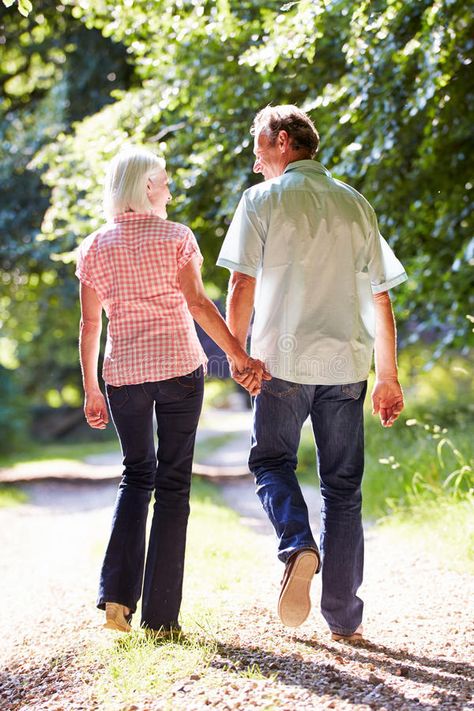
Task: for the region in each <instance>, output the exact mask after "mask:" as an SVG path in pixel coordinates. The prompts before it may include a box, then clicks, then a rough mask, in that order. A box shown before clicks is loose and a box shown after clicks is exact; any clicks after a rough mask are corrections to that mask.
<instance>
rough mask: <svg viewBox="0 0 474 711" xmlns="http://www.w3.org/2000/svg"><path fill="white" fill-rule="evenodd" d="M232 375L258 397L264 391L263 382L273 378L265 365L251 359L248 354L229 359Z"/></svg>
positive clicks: (251, 393)
mask: <svg viewBox="0 0 474 711" xmlns="http://www.w3.org/2000/svg"><path fill="white" fill-rule="evenodd" d="M229 367H230V374H231V376H232V378H233V379H234V380H235V382H236V383H239V385H242V387H244V388H245V389H246V390H248V392H249V393H250V395H253V396H256V395H258V394H259V392H260V390H261V389H262V380H271V379H272V376H271V375H270V373H269V372H268V371H267V369H266V368H265V363H263V362H262V361H261V360H256V359H255V358H250V357H249V356H248V355H247V354H246V353H244V356H243V357H241V358H236V359H235V360H231V359H230V358H229Z"/></svg>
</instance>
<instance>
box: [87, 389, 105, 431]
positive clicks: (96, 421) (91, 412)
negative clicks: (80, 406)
mask: <svg viewBox="0 0 474 711" xmlns="http://www.w3.org/2000/svg"><path fill="white" fill-rule="evenodd" d="M84 414H85V416H86V420H87V424H88V425H89V426H90V427H93V428H94V429H96V430H105V428H106V425H107V423H108V421H109V415H108V412H107V405H106V402H105V397H104V396H103V395H102V393H101V392H100V390H93V391H92V392H90V393H86V397H85V401H84Z"/></svg>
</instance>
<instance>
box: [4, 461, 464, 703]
mask: <svg viewBox="0 0 474 711" xmlns="http://www.w3.org/2000/svg"><path fill="white" fill-rule="evenodd" d="M234 454H235V451H234ZM232 456H233V457H234V455H232ZM27 486H28V489H29V493H30V495H31V500H30V503H28V504H27V505H24V506H21V507H17V508H11V509H4V510H0V531H1V534H0V545H1V550H2V556H1V562H0V579H1V581H2V612H1V618H0V619H1V632H0V640H1V645H0V668H1V677H0V707H1V708H2V709H3V708H5V709H12V711H17V710H19V709H34V710H38V711H39V710H43V709H45V710H46V709H48V711H49V710H51V711H60V710H65V711H66V710H69V709H87V710H89V709H96V708H99V707H98V706H97V702H96V701H95V700H94V697H93V692H92V685H91V681H92V679H93V676H94V674H95V673H96V665H95V664H94V649H97V648H99V647H100V645H101V644H103V642H102V640H103V633H102V631H101V630H100V628H99V627H98V624H99V622H100V621H101V619H100V618H99V616H98V615H99V613H98V612H97V611H96V610H95V609H94V606H93V604H92V602H91V601H93V600H94V596H95V592H96V591H95V587H96V574H97V566H98V562H99V560H100V556H101V553H102V548H103V545H104V540H105V539H106V537H107V534H108V529H109V525H110V513H111V512H110V508H111V505H112V503H113V500H114V496H115V484H111V483H107V482H100V481H96V482H89V483H88V482H84V483H78V482H74V483H73V482H67V481H56V482H43V483H36V484H34V483H31V484H28V485H27ZM222 487H223V489H222V491H223V495H224V498H225V500H226V501H227V502H228V503H229V504H230V505H232V506H234V508H236V510H237V511H238V512H239V513H240V515H241V517H242V521H243V522H244V523H245V524H247V525H251V526H252V528H253V529H254V530H255V531H256V532H257V533H258V535H257V536H256V537H255V546H256V547H257V548H258V551H259V554H260V555H261V566H260V567H259V569H258V570H256V571H255V579H254V580H253V581H249V598H248V600H245V601H243V602H242V608H241V609H238V610H234V609H233V610H232V615H229V619H228V620H227V621H226V623H225V624H224V626H223V628H222V630H221V632H220V635H219V650H218V654H217V655H216V656H215V657H214V658H213V660H212V662H211V664H210V666H209V667H208V668H207V669H202V670H197V673H195V674H192V675H191V676H190V677H189V678H184V679H182V680H181V681H180V682H179V684H176V685H175V686H174V687H173V689H172V696H171V700H170V699H169V698H168V700H163V699H161V700H160V699H137V701H136V703H135V704H134V706H133V707H127V708H128V709H130V711H132V709H133V710H134V711H146V710H149V711H152V710H158V709H165V708H171V709H173V710H174V709H182V710H183V711H198V710H199V709H205V708H217V709H219V710H223V711H224V710H226V709H229V710H233V709H253V708H258V709H267V710H269V709H286V710H287V711H293V710H298V711H299V710H300V709H322V708H331V709H341V710H345V709H369V708H373V709H381V710H383V709H386V710H387V711H395V710H396V711H399V710H401V711H404V710H405V709H406V710H410V711H411V710H412V709H421V710H423V711H425V710H426V711H428V710H431V709H447V710H448V709H449V710H453V711H455V710H458V709H474V703H473V702H472V697H471V693H472V682H473V677H474V650H473V647H472V642H473V627H472V608H473V600H474V595H473V593H474V586H473V579H472V577H471V576H467V575H463V574H461V573H458V572H453V571H451V570H449V569H448V568H447V567H446V566H445V565H444V564H443V561H440V560H438V559H437V557H436V551H433V554H432V555H430V556H427V555H426V554H425V553H423V552H422V549H421V548H420V547H419V546H418V544H417V542H416V541H406V540H401V539H399V538H398V537H397V536H396V535H395V533H394V532H393V531H392V530H390V529H382V530H381V529H379V528H377V527H371V528H369V529H368V531H367V556H366V558H367V562H366V579H365V583H364V587H363V590H362V591H361V594H362V596H363V598H364V599H365V601H366V618H365V627H366V633H367V637H368V639H369V640H370V641H369V642H366V643H365V644H364V645H362V646H351V645H349V644H343V643H334V642H332V641H331V640H330V638H329V636H328V634H327V631H326V629H325V626H324V624H323V621H322V620H321V617H320V615H319V614H318V609H317V607H318V605H317V600H318V595H319V585H320V581H319V579H318V578H316V581H315V584H314V585H313V595H312V597H313V604H314V608H313V611H312V613H311V615H310V618H309V619H308V620H307V621H306V622H305V624H304V625H302V626H301V627H300V628H299V629H298V630H296V631H288V630H287V629H285V628H284V627H282V625H281V624H280V623H279V621H278V619H277V617H276V613H275V605H276V599H277V596H278V580H279V577H280V575H281V572H282V569H281V565H280V564H279V563H278V562H277V561H276V559H275V557H274V541H273V534H272V532H271V530H270V529H269V527H268V524H267V523H266V521H265V519H263V518H262V513H261V511H260V508H259V505H255V498H254V497H255V495H254V494H253V484H252V482H251V480H250V479H243V480H239V481H228V482H227V483H224V484H222ZM313 498H314V495H313ZM257 503H258V502H257ZM310 508H312V509H313V510H314V509H315V508H317V499H314V501H311V503H310ZM314 525H315V529H316V528H317V518H316V519H315V520H314ZM19 561H22V565H21V570H20V566H19ZM470 613H471V614H470ZM249 670H250V671H249ZM110 708H113V709H117V710H118V709H119V708H120V709H122V708H124V707H122V706H113V704H112V705H111V706H110Z"/></svg>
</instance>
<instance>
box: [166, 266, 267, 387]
mask: <svg viewBox="0 0 474 711" xmlns="http://www.w3.org/2000/svg"><path fill="white" fill-rule="evenodd" d="M178 278H179V284H180V287H181V290H182V292H183V294H184V298H185V299H186V303H187V304H188V308H189V311H190V313H191V315H192V317H193V318H194V320H195V321H197V323H198V324H199V325H200V326H201V327H202V328H203V329H204V330H205V331H206V333H207V334H209V336H211V338H212V339H213V340H214V341H215V342H216V343H217V345H218V346H220V348H222V350H223V351H225V353H226V354H227V355H228V356H229V358H230V359H231V360H232V362H233V363H234V364H235V369H236V370H237V371H239V372H243V371H245V370H246V369H248V368H250V369H251V370H252V371H254V375H255V377H254V381H253V383H252V384H250V385H249V386H247V389H248V390H249V391H250V392H251V394H252V395H254V394H257V392H258V391H260V382H261V378H262V374H263V373H264V366H263V363H261V362H260V361H257V360H254V359H253V358H250V357H249V356H248V355H247V353H246V352H245V350H244V349H243V348H242V346H241V345H240V343H239V341H238V340H237V338H235V337H234V336H233V335H232V334H231V332H230V331H229V329H228V328H227V325H226V322H225V321H224V319H223V318H222V316H221V315H220V313H219V311H218V309H217V307H216V306H215V304H213V302H212V301H211V299H210V298H209V297H208V296H207V294H206V292H205V290H204V285H203V283H202V278H201V269H200V265H199V258H198V257H197V256H194V257H192V259H190V260H189V262H188V263H187V264H186V265H185V266H184V267H183V268H182V269H181V270H180V271H179V275H178Z"/></svg>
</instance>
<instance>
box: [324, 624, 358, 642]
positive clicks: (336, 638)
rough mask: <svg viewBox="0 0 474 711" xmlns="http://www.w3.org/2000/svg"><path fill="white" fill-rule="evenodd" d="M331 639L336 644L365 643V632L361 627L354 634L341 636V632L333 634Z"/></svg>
mask: <svg viewBox="0 0 474 711" xmlns="http://www.w3.org/2000/svg"><path fill="white" fill-rule="evenodd" d="M331 637H332V639H333V641H334V642H363V641H364V630H363V627H362V625H359V626H358V628H357V629H356V630H355V632H353V633H352V634H339V632H331Z"/></svg>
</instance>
